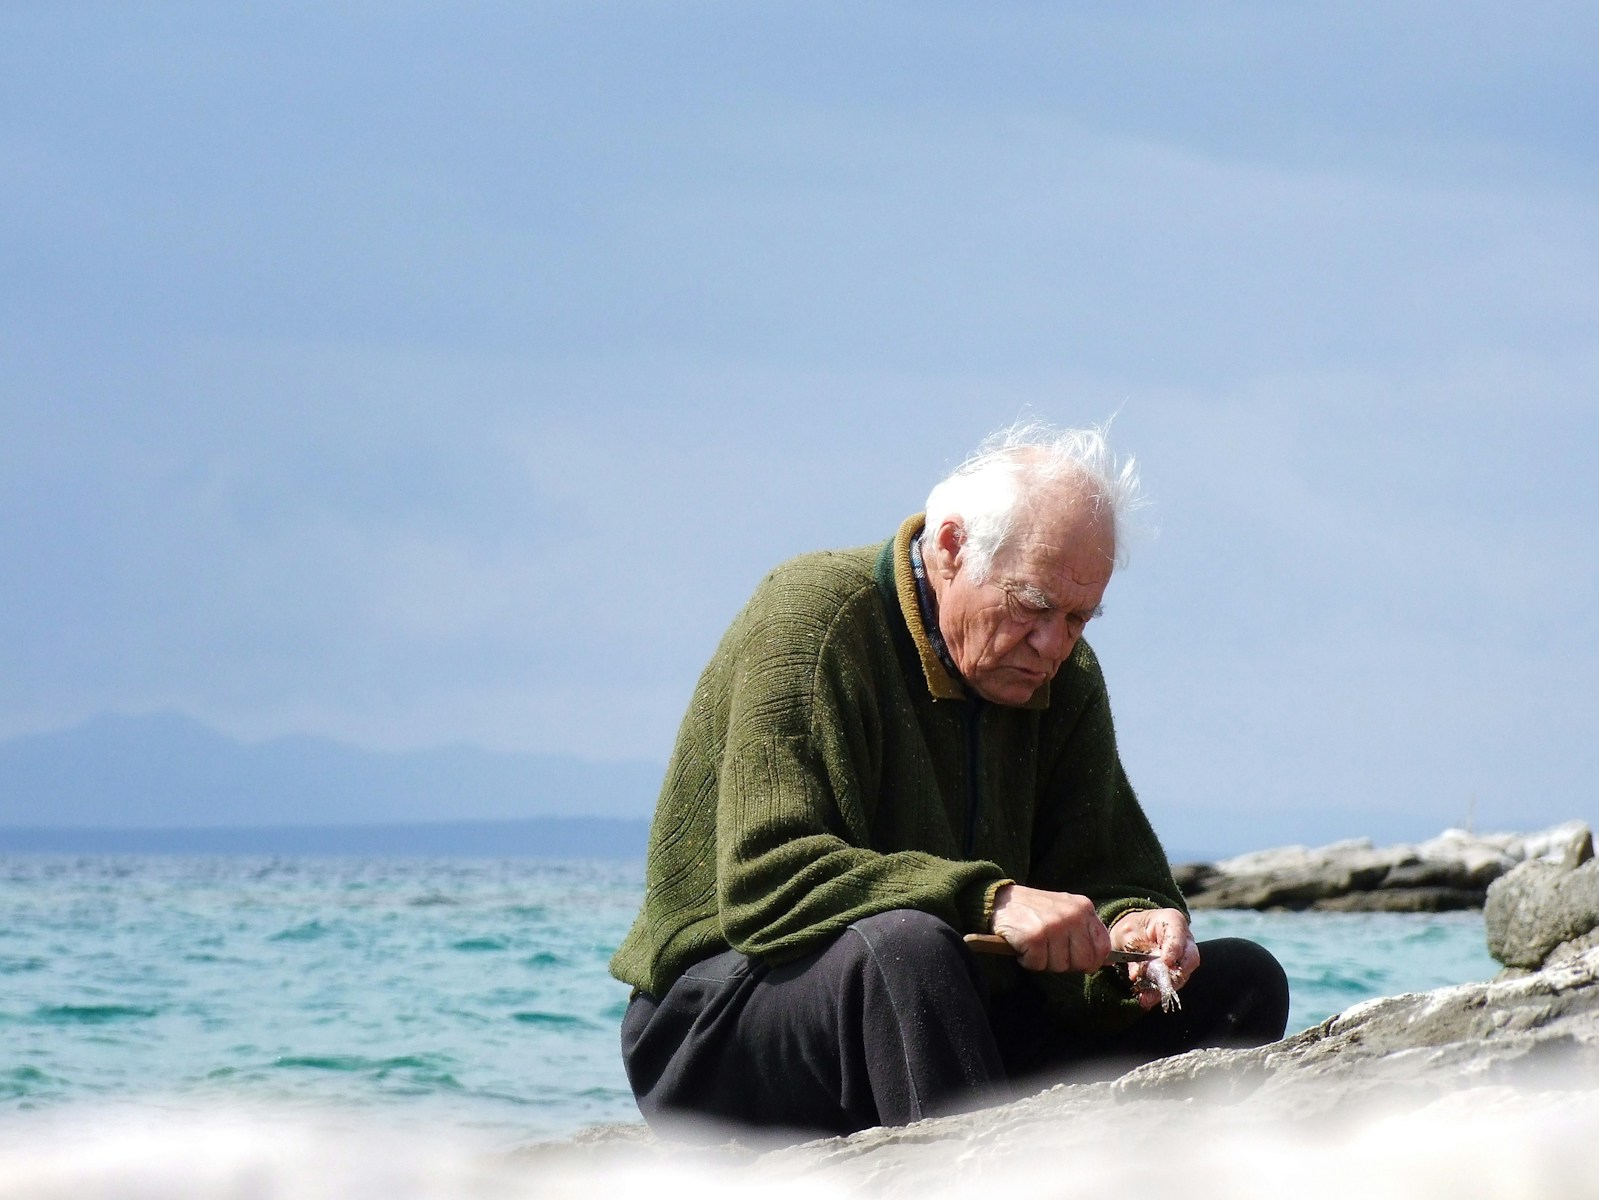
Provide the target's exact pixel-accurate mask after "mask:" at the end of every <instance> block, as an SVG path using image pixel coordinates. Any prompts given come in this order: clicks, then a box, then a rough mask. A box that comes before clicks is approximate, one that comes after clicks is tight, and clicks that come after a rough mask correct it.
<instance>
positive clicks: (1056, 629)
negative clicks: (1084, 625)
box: [1027, 612, 1078, 663]
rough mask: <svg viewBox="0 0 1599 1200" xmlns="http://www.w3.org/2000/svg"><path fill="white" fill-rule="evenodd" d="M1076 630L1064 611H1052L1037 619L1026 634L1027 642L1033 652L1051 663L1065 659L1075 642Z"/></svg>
mask: <svg viewBox="0 0 1599 1200" xmlns="http://www.w3.org/2000/svg"><path fill="white" fill-rule="evenodd" d="M1077 635H1078V630H1076V629H1074V628H1073V627H1072V623H1071V621H1070V620H1068V619H1067V617H1066V615H1065V614H1064V613H1059V612H1052V613H1050V614H1049V615H1048V616H1046V617H1045V618H1044V619H1043V620H1041V621H1039V622H1038V624H1037V625H1035V626H1034V627H1033V629H1032V632H1031V633H1029V634H1028V635H1027V644H1028V645H1029V646H1031V647H1032V648H1033V653H1035V654H1037V655H1038V656H1039V657H1040V658H1042V659H1045V660H1047V661H1048V662H1052V663H1059V662H1063V661H1065V658H1066V656H1067V655H1068V654H1070V653H1071V652H1072V646H1073V645H1074V644H1076V642H1077Z"/></svg>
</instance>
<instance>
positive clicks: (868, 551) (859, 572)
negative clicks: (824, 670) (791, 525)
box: [752, 546, 882, 612]
mask: <svg viewBox="0 0 1599 1200" xmlns="http://www.w3.org/2000/svg"><path fill="white" fill-rule="evenodd" d="M881 549H882V548H881V547H880V546H854V547H851V548H849V549H845V550H813V551H811V552H810V553H808V554H801V555H798V556H796V557H794V558H790V559H788V560H786V561H784V562H781V563H779V564H778V565H777V566H775V567H773V568H772V570H771V571H770V572H768V574H767V576H766V578H765V579H763V580H762V581H761V585H760V587H758V588H757V589H756V591H755V596H754V598H753V600H752V604H757V605H759V606H760V607H763V608H767V607H772V608H778V609H786V608H793V609H796V610H799V611H805V610H811V609H817V610H821V611H828V612H833V611H837V609H838V608H839V606H840V605H842V604H844V603H846V602H847V601H848V600H850V599H851V598H853V597H855V596H858V595H860V594H861V593H862V592H864V591H867V590H869V589H872V588H873V587H874V586H875V580H874V575H873V567H874V565H875V563H876V561H877V556H878V553H879V552H880V550H881Z"/></svg>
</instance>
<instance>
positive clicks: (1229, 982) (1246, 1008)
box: [1199, 938, 1288, 1045]
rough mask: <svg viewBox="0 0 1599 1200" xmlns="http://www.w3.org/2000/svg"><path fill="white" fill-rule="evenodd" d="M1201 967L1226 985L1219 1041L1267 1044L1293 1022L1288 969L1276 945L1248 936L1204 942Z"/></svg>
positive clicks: (1218, 1042)
mask: <svg viewBox="0 0 1599 1200" xmlns="http://www.w3.org/2000/svg"><path fill="white" fill-rule="evenodd" d="M1199 953H1200V958H1201V961H1202V963H1203V966H1202V967H1201V973H1204V972H1209V973H1210V978H1211V979H1212V980H1214V981H1217V982H1220V983H1221V984H1222V987H1223V989H1224V998H1223V1000H1222V1005H1223V1008H1224V1012H1223V1013H1222V1015H1221V1027H1222V1028H1224V1029H1225V1030H1226V1031H1227V1032H1226V1035H1225V1038H1224V1039H1223V1040H1218V1041H1217V1042H1216V1043H1215V1044H1219V1045H1261V1044H1264V1043H1266V1042H1274V1041H1276V1040H1277V1039H1279V1038H1280V1037H1282V1036H1283V1032H1284V1031H1285V1029H1286V1028H1287V1025H1288V974H1287V972H1286V971H1284V970H1283V967H1282V964H1281V963H1280V962H1278V961H1277V958H1276V956H1275V955H1274V954H1272V952H1271V951H1270V950H1267V949H1266V948H1265V947H1264V946H1261V945H1259V944H1257V943H1255V942H1251V941H1248V940H1247V939H1245V938H1217V939H1215V940H1213V941H1205V942H1201V943H1200V948H1199Z"/></svg>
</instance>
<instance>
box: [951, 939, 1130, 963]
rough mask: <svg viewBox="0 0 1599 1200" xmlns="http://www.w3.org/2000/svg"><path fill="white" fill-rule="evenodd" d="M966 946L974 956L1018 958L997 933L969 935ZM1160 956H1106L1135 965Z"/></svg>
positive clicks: (1119, 953) (1118, 952)
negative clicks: (1001, 955) (992, 955)
mask: <svg viewBox="0 0 1599 1200" xmlns="http://www.w3.org/2000/svg"><path fill="white" fill-rule="evenodd" d="M966 945H967V946H968V947H970V949H971V951H972V953H973V954H1003V955H1005V956H1007V957H1009V958H1015V957H1016V947H1014V946H1012V945H1011V944H1010V943H1009V942H1007V941H1006V940H1005V939H1004V938H1002V937H1000V936H999V934H997V933H968V934H967V935H966ZM1159 957H1160V955H1158V954H1148V953H1146V952H1144V951H1142V950H1112V951H1111V952H1110V953H1109V954H1107V955H1106V956H1105V961H1106V962H1108V963H1135V962H1154V961H1155V960H1156V959H1157V958H1159Z"/></svg>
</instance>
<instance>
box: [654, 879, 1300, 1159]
mask: <svg viewBox="0 0 1599 1200" xmlns="http://www.w3.org/2000/svg"><path fill="white" fill-rule="evenodd" d="M1199 950H1200V957H1201V960H1202V961H1201V966H1200V969H1199V970H1198V971H1196V972H1195V973H1194V976H1193V978H1192V979H1191V980H1190V981H1189V982H1188V984H1187V986H1185V987H1184V988H1183V990H1182V993H1181V997H1182V1005H1183V1006H1182V1008H1181V1009H1180V1010H1178V1011H1175V1012H1171V1013H1162V1012H1161V1011H1159V1010H1158V1009H1156V1010H1154V1011H1152V1012H1149V1013H1146V1014H1144V1015H1143V1016H1142V1017H1140V1018H1139V1019H1138V1021H1137V1022H1136V1023H1135V1025H1134V1026H1133V1027H1132V1028H1131V1029H1129V1030H1128V1031H1126V1032H1124V1033H1121V1034H1116V1035H1111V1036H1108V1037H1107V1036H1094V1037H1087V1036H1083V1035H1081V1034H1078V1033H1074V1032H1073V1031H1072V1030H1069V1029H1061V1028H1059V1023H1058V1022H1056V1021H1054V1020H1052V1019H1051V1018H1050V1017H1049V1015H1048V1014H1047V1012H1046V1011H1045V1008H1044V1001H1043V998H1042V995H1041V993H1039V992H1038V990H1037V989H1034V988H1026V987H1024V988H1019V989H1012V990H1010V991H1009V992H1007V993H1006V994H1005V995H1004V996H1003V997H1001V998H1000V999H998V1000H996V1001H994V1002H993V1003H990V1002H989V1000H988V999H987V997H986V994H985V993H986V989H985V987H984V986H983V983H982V981H981V979H980V978H979V976H978V974H977V968H976V965H975V962H974V959H973V957H972V955H971V954H970V952H969V951H968V950H967V949H966V947H965V944H964V943H963V942H962V941H961V938H960V935H959V934H958V933H956V932H955V930H954V929H952V928H950V926H949V925H947V924H945V923H944V922H943V921H941V920H939V919H938V918H937V917H933V916H929V915H928V914H926V913H923V912H919V911H915V910H911V909H897V910H895V911H893V912H886V913H881V914H879V915H877V916H874V917H868V918H866V919H865V920H861V921H857V922H856V923H855V924H853V925H851V926H850V927H849V928H848V929H847V930H846V931H845V932H844V933H843V934H841V935H840V936H839V937H837V938H836V939H834V940H833V941H832V942H831V943H829V944H828V945H827V946H826V947H824V948H823V949H821V950H819V951H817V952H815V953H814V954H810V955H807V956H805V957H803V958H800V959H797V960H794V961H792V962H788V963H783V964H781V965H779V966H775V967H774V966H766V965H764V964H762V963H761V962H759V961H758V960H754V959H750V958H747V957H745V956H744V955H742V954H740V953H738V952H737V951H735V950H728V951H725V952H724V953H722V954H718V955H715V956H714V957H712V958H708V959H706V960H704V961H703V962H700V963H698V964H696V965H695V966H693V967H691V968H690V969H689V970H688V971H687V972H685V973H684V974H683V976H682V977H681V978H679V979H678V980H677V981H676V982H675V983H674V984H672V986H671V988H670V989H669V990H668V991H667V993H666V995H664V996H662V997H660V998H658V999H657V998H655V997H651V996H648V995H645V994H643V993H639V994H638V995H636V996H634V998H633V1000H632V1002H631V1003H630V1004H629V1005H628V1009H627V1013H626V1015H625V1016H624V1017H623V1020H622V1060H623V1063H624V1065H625V1066H626V1069H627V1076H628V1081H629V1083H630V1084H631V1085H632V1088H633V1094H634V1096H635V1097H637V1099H638V1105H639V1110H640V1111H641V1112H642V1113H643V1114H644V1117H645V1120H647V1121H648V1122H649V1123H650V1125H651V1127H652V1128H654V1129H656V1130H657V1131H658V1132H661V1133H664V1134H666V1135H668V1136H681V1137H696V1136H706V1137H712V1138H725V1137H727V1136H728V1129H727V1126H728V1125H730V1124H731V1125H737V1126H741V1127H743V1128H744V1131H745V1132H746V1134H747V1132H748V1131H749V1130H753V1129H760V1130H764V1131H765V1132H766V1133H767V1134H768V1135H769V1136H770V1137H772V1138H773V1139H774V1140H802V1139H804V1138H808V1137H816V1136H822V1135H827V1134H843V1133H853V1132H854V1131H856V1130H859V1129H866V1128H869V1127H871V1126H874V1125H902V1124H905V1123H907V1122H910V1121H915V1120H918V1119H920V1118H922V1117H926V1116H933V1115H936V1114H939V1113H947V1112H952V1111H958V1110H961V1109H967V1108H976V1107H981V1106H983V1105H985V1104H992V1103H998V1102H1000V1101H1002V1100H1005V1099H1008V1098H1010V1097H1011V1096H1012V1095H1015V1094H1018V1093H1019V1092H1020V1091H1023V1090H1026V1088H1027V1087H1028V1085H1032V1086H1035V1087H1036V1086H1039V1085H1040V1084H1042V1083H1043V1082H1046V1081H1048V1082H1053V1081H1055V1080H1058V1079H1061V1078H1067V1077H1072V1078H1094V1077H1108V1076H1110V1075H1113V1074H1117V1073H1120V1072H1121V1071H1123V1070H1126V1069H1128V1068H1130V1067H1132V1066H1134V1065H1137V1064H1138V1063H1142V1062H1148V1061H1151V1060H1152V1059H1155V1058H1160V1057H1163V1056H1165V1055H1168V1054H1177V1053H1180V1052H1182V1051H1184V1050H1191V1049H1195V1048H1197V1047H1200V1046H1255V1045H1263V1044H1265V1043H1267V1042H1272V1041H1276V1040H1277V1039H1278V1038H1280V1037H1281V1036H1282V1034H1283V1030H1284V1027H1285V1026H1286V1024H1287V1019H1288V981H1287V978H1286V976H1285V975H1284V973H1283V970H1282V967H1281V966H1280V965H1278V963H1277V960H1276V959H1275V958H1273V957H1272V956H1271V954H1270V953H1268V952H1267V951H1266V950H1264V949H1263V948H1262V947H1260V946H1257V945H1256V944H1255V943H1253V942H1248V941H1244V940H1242V939H1238V938H1222V939H1218V940H1215V941H1208V942H1202V943H1200V947H1199ZM1017 969H1019V968H1017Z"/></svg>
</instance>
